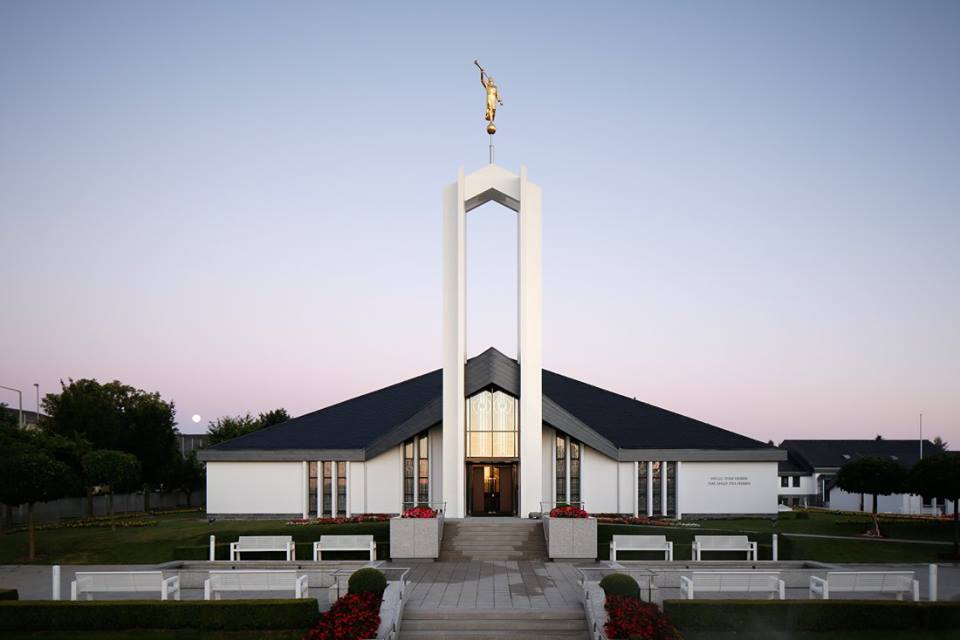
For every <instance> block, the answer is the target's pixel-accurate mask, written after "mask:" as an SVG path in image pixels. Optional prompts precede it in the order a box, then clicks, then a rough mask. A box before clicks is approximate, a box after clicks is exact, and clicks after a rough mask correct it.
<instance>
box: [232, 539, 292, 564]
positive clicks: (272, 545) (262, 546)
mask: <svg viewBox="0 0 960 640" xmlns="http://www.w3.org/2000/svg"><path fill="white" fill-rule="evenodd" d="M264 551H280V552H282V553H286V554H287V560H296V555H297V546H296V544H295V543H294V542H293V536H240V537H239V538H238V539H237V541H236V542H231V543H230V560H231V561H233V560H239V559H240V554H241V553H249V552H264Z"/></svg>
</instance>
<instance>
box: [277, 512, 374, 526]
mask: <svg viewBox="0 0 960 640" xmlns="http://www.w3.org/2000/svg"><path fill="white" fill-rule="evenodd" d="M389 519H390V516H389V515H387V514H385V513H367V514H364V515H361V516H350V517H349V518H346V517H344V516H337V517H336V518H313V519H310V518H307V519H306V520H304V519H303V518H296V519H294V520H288V521H287V524H292V525H304V524H354V523H357V522H386V521H387V520H389Z"/></svg>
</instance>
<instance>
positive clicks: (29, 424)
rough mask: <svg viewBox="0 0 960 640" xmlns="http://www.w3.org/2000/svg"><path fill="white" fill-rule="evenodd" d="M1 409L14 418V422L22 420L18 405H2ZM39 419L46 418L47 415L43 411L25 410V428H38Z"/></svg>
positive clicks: (9, 417) (8, 416)
mask: <svg viewBox="0 0 960 640" xmlns="http://www.w3.org/2000/svg"><path fill="white" fill-rule="evenodd" d="M0 411H3V413H4V414H5V415H6V417H7V419H8V420H9V419H13V421H14V422H17V421H18V420H20V410H19V409H18V408H16V407H9V406H0ZM38 417H39V420H46V419H47V416H46V415H45V414H43V413H40V414H38V413H37V412H36V411H27V410H26V409H24V410H23V427H24V428H25V429H36V428H37V426H38V425H39V422H38Z"/></svg>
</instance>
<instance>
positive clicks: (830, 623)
mask: <svg viewBox="0 0 960 640" xmlns="http://www.w3.org/2000/svg"><path fill="white" fill-rule="evenodd" d="M663 610H664V612H665V613H666V614H667V617H668V618H669V619H670V622H672V623H673V624H674V626H676V627H677V628H678V629H680V631H685V630H687V629H690V630H694V629H709V630H711V631H717V632H719V631H744V632H751V631H764V632H774V631H845V630H854V629H953V628H958V627H960V603H956V602H898V601H895V600H714V601H711V600H666V601H665V602H664V603H663Z"/></svg>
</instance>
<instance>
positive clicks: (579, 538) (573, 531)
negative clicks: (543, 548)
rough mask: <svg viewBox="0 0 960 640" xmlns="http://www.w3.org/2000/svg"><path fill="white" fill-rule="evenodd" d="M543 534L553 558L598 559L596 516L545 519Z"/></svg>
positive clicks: (548, 552) (548, 551)
mask: <svg viewBox="0 0 960 640" xmlns="http://www.w3.org/2000/svg"><path fill="white" fill-rule="evenodd" d="M543 535H544V537H545V538H546V539H547V555H548V556H550V559H551V560H596V559H597V519H596V518H551V517H549V516H546V517H544V519H543Z"/></svg>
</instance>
